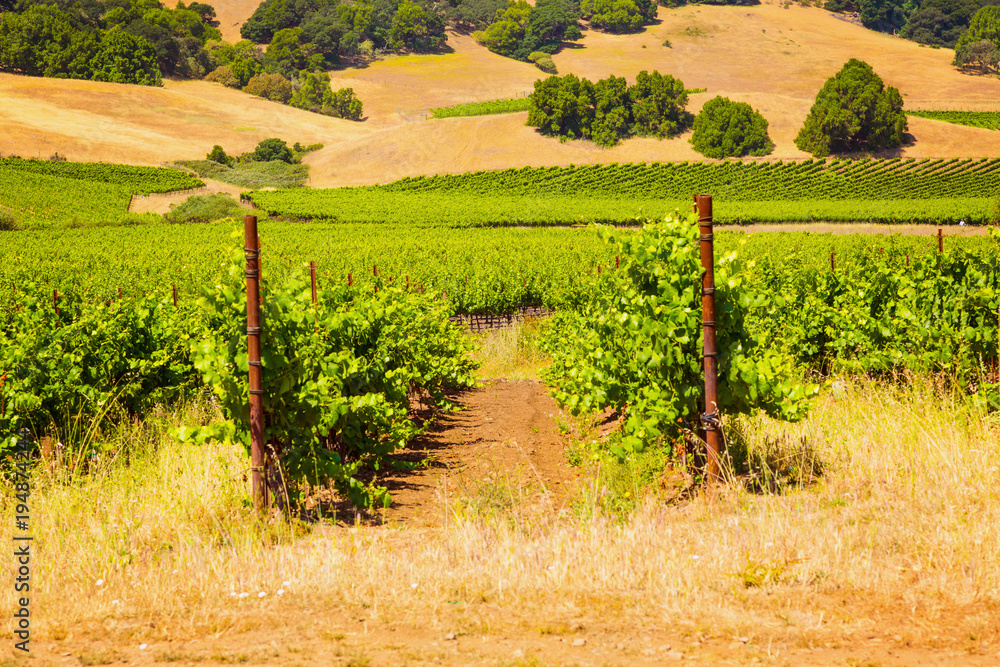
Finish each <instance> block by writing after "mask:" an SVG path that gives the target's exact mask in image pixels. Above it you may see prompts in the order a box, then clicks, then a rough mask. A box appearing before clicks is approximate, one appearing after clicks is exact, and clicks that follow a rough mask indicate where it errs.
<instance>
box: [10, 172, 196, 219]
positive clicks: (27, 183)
mask: <svg viewBox="0 0 1000 667" xmlns="http://www.w3.org/2000/svg"><path fill="white" fill-rule="evenodd" d="M0 183H2V185H0V211H2V210H5V209H6V210H9V211H10V212H11V213H12V214H13V216H14V219H15V222H16V223H17V225H18V226H20V227H25V228H32V227H62V226H84V227H89V226H100V225H114V224H120V223H122V222H124V221H130V222H149V221H150V220H151V219H155V218H149V217H144V216H130V215H129V214H128V205H129V200H130V198H131V197H132V195H146V194H150V193H153V192H172V191H175V190H186V189H190V188H197V187H201V186H203V185H204V183H202V182H201V181H199V180H197V179H195V178H193V177H191V176H190V175H189V174H187V173H186V172H183V171H180V170H178V169H164V168H158V167H132V166H127V165H120V164H104V163H99V162H96V163H83V162H65V161H57V160H47V161H42V160H22V159H20V158H3V159H0Z"/></svg>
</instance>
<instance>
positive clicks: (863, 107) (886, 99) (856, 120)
mask: <svg viewBox="0 0 1000 667" xmlns="http://www.w3.org/2000/svg"><path fill="white" fill-rule="evenodd" d="M906 129H907V122H906V115H905V114H904V113H903V98H902V97H901V96H900V94H899V91H898V90H897V89H896V88H894V87H893V86H888V87H887V86H886V85H885V83H884V82H883V81H882V78H881V77H879V75H878V74H876V73H875V71H874V70H873V69H872V67H871V65H869V64H868V63H866V62H863V61H861V60H857V59H856V58H851V59H850V60H849V61H847V64H845V65H844V67H843V69H841V70H840V71H839V72H837V74H836V75H834V76H833V77H831V78H830V79H828V80H827V82H826V83H825V84H824V85H823V88H822V89H821V90H820V91H819V94H818V95H816V101H815V103H814V104H813V106H812V108H811V109H810V110H809V115H808V116H807V117H806V122H805V125H803V127H802V129H801V130H800V131H799V134H798V136H797V137H796V138H795V145H796V146H798V147H799V149H800V150H803V151H806V152H808V153H812V154H813V155H815V156H816V157H826V156H828V155H830V154H831V153H852V152H858V151H872V150H878V149H881V148H897V147H899V146H901V145H902V143H903V133H904V132H906Z"/></svg>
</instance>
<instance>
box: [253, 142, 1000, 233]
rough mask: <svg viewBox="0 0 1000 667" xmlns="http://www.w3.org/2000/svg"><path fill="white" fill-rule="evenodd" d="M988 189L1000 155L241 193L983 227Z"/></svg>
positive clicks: (528, 217) (485, 207)
mask: <svg viewBox="0 0 1000 667" xmlns="http://www.w3.org/2000/svg"><path fill="white" fill-rule="evenodd" d="M998 191H1000V159H987V158H983V159H964V160H963V159H957V158H955V159H937V160H930V159H924V160H916V159H907V160H899V159H887V160H875V159H865V160H841V159H833V160H806V161H803V162H787V163H786V162H781V161H778V162H756V163H745V162H723V163H717V162H712V163H710V162H693V163H688V162H681V163H653V164H611V165H587V166H579V167H539V168H531V167H525V168H521V169H507V170H503V171H480V172H473V173H468V174H456V175H439V176H430V177H425V176H418V177H413V178H404V179H401V180H399V181H396V182H394V183H389V184H386V185H381V186H366V187H355V188H337V189H326V190H309V191H296V192H271V191H254V192H251V193H249V195H248V196H249V198H250V199H251V200H252V201H253V202H254V204H255V205H256V206H258V207H260V208H261V209H264V210H266V211H267V212H268V213H269V214H271V215H277V216H282V217H287V218H294V219H315V220H330V221H337V222H388V221H398V220H399V219H400V218H403V219H406V220H407V221H410V222H414V223H422V224H445V225H451V226H503V225H568V224H580V223H588V222H607V223H618V224H621V223H626V224H627V223H629V222H633V223H634V222H635V220H636V219H642V218H645V217H662V216H663V215H665V214H666V213H668V212H670V211H672V210H674V209H675V208H683V209H686V208H687V201H688V198H689V197H690V193H692V192H701V193H705V194H711V195H713V197H714V198H715V200H716V201H718V202H724V203H725V204H726V205H725V207H723V208H721V209H720V213H721V215H720V216H719V217H718V219H717V221H718V222H721V223H737V222H784V221H801V220H827V221H838V222H839V221H845V222H846V221H870V222H888V223H897V222H903V221H907V222H927V223H941V224H948V223H958V222H959V221H961V220H965V221H966V222H971V223H984V222H988V221H989V220H991V219H992V216H994V215H995V213H994V208H995V207H994V198H995V197H996V193H997V192H998Z"/></svg>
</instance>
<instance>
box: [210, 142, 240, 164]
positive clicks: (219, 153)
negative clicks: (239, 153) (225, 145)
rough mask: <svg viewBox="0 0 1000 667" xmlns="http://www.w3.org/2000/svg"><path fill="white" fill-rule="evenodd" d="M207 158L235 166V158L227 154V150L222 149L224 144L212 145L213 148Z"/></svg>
mask: <svg viewBox="0 0 1000 667" xmlns="http://www.w3.org/2000/svg"><path fill="white" fill-rule="evenodd" d="M205 159H206V160H211V161H212V162H218V163H219V164H224V165H226V166H227V167H232V166H233V162H234V160H233V158H231V157H229V156H228V155H226V151H224V150H222V146H220V145H218V144H216V145H214V146H212V150H211V151H210V152H209V154H208V155H207V156H206V157H205Z"/></svg>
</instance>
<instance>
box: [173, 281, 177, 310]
mask: <svg viewBox="0 0 1000 667" xmlns="http://www.w3.org/2000/svg"><path fill="white" fill-rule="evenodd" d="M173 288H174V308H176V307H177V285H176V284H175V285H174V286H173Z"/></svg>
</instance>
